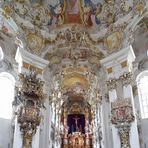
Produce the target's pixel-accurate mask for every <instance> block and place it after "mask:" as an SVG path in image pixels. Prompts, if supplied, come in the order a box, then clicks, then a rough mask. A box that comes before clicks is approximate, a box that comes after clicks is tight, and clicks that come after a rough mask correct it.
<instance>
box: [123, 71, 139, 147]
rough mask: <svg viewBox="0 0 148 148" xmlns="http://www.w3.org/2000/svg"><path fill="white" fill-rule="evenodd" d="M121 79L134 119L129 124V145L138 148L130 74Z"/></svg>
mask: <svg viewBox="0 0 148 148" xmlns="http://www.w3.org/2000/svg"><path fill="white" fill-rule="evenodd" d="M121 79H122V82H123V93H124V98H128V99H129V100H131V104H132V109H133V115H134V117H135V120H134V122H132V123H131V133H130V145H131V148H140V144H139V134H138V129H137V119H136V111H135V104H134V99H133V90H132V85H131V82H132V74H131V73H127V74H124V75H123V76H122V77H121Z"/></svg>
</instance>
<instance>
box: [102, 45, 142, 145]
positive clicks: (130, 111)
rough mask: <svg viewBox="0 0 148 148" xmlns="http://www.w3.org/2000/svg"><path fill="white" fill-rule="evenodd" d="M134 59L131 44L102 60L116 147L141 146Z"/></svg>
mask: <svg viewBox="0 0 148 148" xmlns="http://www.w3.org/2000/svg"><path fill="white" fill-rule="evenodd" d="M134 60H135V55H134V52H133V49H132V47H131V46H129V47H127V48H125V49H122V50H121V51H119V52H117V53H114V54H112V55H110V56H108V57H107V58H105V59H103V60H102V61H101V63H102V65H103V66H104V68H105V71H106V73H107V87H108V91H109V101H110V104H111V123H112V124H111V127H112V135H113V145H114V146H113V147H114V148H119V145H120V148H139V147H140V146H139V138H138V130H137V121H136V119H135V117H136V116H135V108H134V100H133V91H132V85H131V80H132V71H133V65H132V63H133V62H134ZM133 139H134V142H133Z"/></svg>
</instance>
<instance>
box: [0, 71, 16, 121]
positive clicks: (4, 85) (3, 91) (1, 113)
mask: <svg viewBox="0 0 148 148" xmlns="http://www.w3.org/2000/svg"><path fill="white" fill-rule="evenodd" d="M13 98H14V78H13V76H11V75H10V74H8V73H1V74H0V118H5V119H11V116H12V101H13Z"/></svg>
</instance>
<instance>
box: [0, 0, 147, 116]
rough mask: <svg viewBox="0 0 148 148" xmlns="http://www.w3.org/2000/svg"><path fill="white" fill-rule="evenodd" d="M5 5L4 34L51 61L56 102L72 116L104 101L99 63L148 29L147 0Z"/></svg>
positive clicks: (1, 12)
mask: <svg viewBox="0 0 148 148" xmlns="http://www.w3.org/2000/svg"><path fill="white" fill-rule="evenodd" d="M0 6H1V9H0V20H2V21H1V24H0V30H1V31H2V33H3V34H5V35H12V34H13V35H14V36H15V37H17V41H18V43H17V45H20V44H21V48H23V49H24V50H27V51H28V52H30V53H31V54H35V55H36V56H39V57H41V58H43V59H45V60H47V61H48V62H49V64H48V70H49V71H48V76H47V77H48V78H49V79H50V82H51V83H50V85H51V84H52V86H50V90H51V93H52V94H51V96H52V101H53V102H55V103H57V100H61V99H63V100H64V103H63V105H66V106H67V107H68V106H69V108H68V109H69V110H70V111H71V112H72V113H73V114H75V113H76V112H80V111H81V110H82V109H84V110H85V109H86V108H89V109H90V106H89V105H91V107H92V109H93V108H95V105H96V103H97V102H99V101H101V96H100V91H101V90H100V87H99V86H100V85H101V82H102V80H101V73H102V71H103V69H102V67H101V64H100V60H101V59H103V58H105V57H106V56H108V55H109V54H111V53H114V52H116V51H119V50H121V49H122V48H124V47H126V46H129V45H131V44H132V42H133V39H134V36H135V34H136V30H137V29H138V28H144V30H147V27H148V25H147V24H148V22H147V16H148V7H147V3H146V1H145V0H140V1H139V0H9V1H6V0H5V1H4V0H2V1H1V2H0ZM12 18H13V19H12ZM22 43H23V46H22ZM49 73H50V76H49ZM59 93H60V95H59ZM58 96H60V97H58ZM55 98H57V100H56V99H55ZM80 101H81V103H79V102H80ZM86 106H87V107H86ZM88 106H89V107H88ZM59 107H61V104H59Z"/></svg>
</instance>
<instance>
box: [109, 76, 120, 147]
mask: <svg viewBox="0 0 148 148" xmlns="http://www.w3.org/2000/svg"><path fill="white" fill-rule="evenodd" d="M107 86H108V91H109V102H110V103H113V102H115V101H116V100H117V92H116V79H110V80H109V81H107ZM110 111H111V106H110ZM110 116H111V114H110ZM111 129H112V138H113V148H120V138H119V135H118V129H117V128H116V127H115V125H113V124H111Z"/></svg>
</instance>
